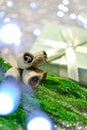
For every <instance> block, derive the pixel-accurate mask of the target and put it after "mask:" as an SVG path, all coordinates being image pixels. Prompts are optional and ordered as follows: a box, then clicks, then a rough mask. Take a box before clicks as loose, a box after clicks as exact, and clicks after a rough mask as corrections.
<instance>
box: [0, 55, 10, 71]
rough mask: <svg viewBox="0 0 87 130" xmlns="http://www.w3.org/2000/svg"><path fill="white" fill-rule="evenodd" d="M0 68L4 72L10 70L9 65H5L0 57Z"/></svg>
mask: <svg viewBox="0 0 87 130" xmlns="http://www.w3.org/2000/svg"><path fill="white" fill-rule="evenodd" d="M0 66H1V67H2V68H3V69H4V70H8V69H10V68H11V67H12V66H11V65H10V64H9V63H6V62H5V61H4V59H3V58H2V57H0Z"/></svg>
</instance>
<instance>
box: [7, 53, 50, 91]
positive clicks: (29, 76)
mask: <svg viewBox="0 0 87 130" xmlns="http://www.w3.org/2000/svg"><path fill="white" fill-rule="evenodd" d="M47 59H48V58H47V54H46V52H45V51H41V52H38V53H35V54H34V55H33V54H32V53H30V52H25V53H24V54H23V55H22V56H21V57H20V58H19V59H18V61H17V67H12V68H11V69H9V70H8V71H7V72H6V74H5V77H11V76H12V77H14V78H15V79H16V80H17V81H19V80H20V79H21V80H22V81H23V82H24V83H25V84H26V85H30V86H31V87H32V88H33V89H35V88H36V87H37V86H38V85H39V84H40V83H41V82H42V81H43V80H44V79H45V77H46V72H44V71H43V70H41V69H39V68H38V67H39V66H41V65H42V64H44V63H46V62H47Z"/></svg>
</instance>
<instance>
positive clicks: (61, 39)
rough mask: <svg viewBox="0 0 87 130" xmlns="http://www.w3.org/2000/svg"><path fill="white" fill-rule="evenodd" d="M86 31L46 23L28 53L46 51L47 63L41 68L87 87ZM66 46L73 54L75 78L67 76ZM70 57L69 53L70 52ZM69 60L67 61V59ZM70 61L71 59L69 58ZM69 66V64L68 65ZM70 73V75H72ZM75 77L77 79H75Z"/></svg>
mask: <svg viewBox="0 0 87 130" xmlns="http://www.w3.org/2000/svg"><path fill="white" fill-rule="evenodd" d="M86 38H87V31H86V30H84V29H82V28H77V27H68V26H63V25H60V24H57V23H48V24H46V25H45V26H44V27H43V29H42V34H41V35H40V36H39V37H38V38H37V40H36V42H35V44H34V45H33V46H32V48H31V50H30V52H32V53H35V52H39V51H43V50H44V51H46V52H47V55H48V63H46V64H44V65H43V66H42V67H41V68H43V69H44V70H46V71H47V72H51V73H54V74H56V75H58V76H62V77H68V78H71V79H74V80H77V81H79V82H80V83H81V84H83V85H87V42H86ZM67 46H70V48H71V49H72V50H73V51H74V53H75V58H76V60H75V62H76V63H73V64H74V65H73V66H74V68H75V65H76V68H75V69H76V70H75V69H74V68H73V69H72V70H73V71H76V72H75V73H76V74H75V76H72V74H71V76H69V70H68V69H69V68H68V67H69V65H68V64H67V60H66V49H67ZM70 55H71V52H70ZM68 60H69V59H68ZM71 61H72V57H71ZM70 64H71V63H70ZM73 71H71V73H73ZM76 76H77V77H78V78H77V79H76ZM73 77H74V78H73Z"/></svg>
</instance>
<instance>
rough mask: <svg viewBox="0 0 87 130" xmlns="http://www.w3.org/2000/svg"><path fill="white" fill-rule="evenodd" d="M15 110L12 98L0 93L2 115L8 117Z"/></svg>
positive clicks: (0, 112) (0, 111)
mask: <svg viewBox="0 0 87 130" xmlns="http://www.w3.org/2000/svg"><path fill="white" fill-rule="evenodd" d="M12 110H13V101H12V98H11V96H9V95H7V94H5V93H0V115H7V114H9V113H10V112H11V111H12Z"/></svg>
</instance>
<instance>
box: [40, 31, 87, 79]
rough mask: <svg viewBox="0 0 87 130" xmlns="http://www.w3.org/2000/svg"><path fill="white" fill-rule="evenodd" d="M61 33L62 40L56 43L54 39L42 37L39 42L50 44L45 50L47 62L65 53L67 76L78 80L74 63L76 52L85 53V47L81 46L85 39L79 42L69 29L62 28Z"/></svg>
mask: <svg viewBox="0 0 87 130" xmlns="http://www.w3.org/2000/svg"><path fill="white" fill-rule="evenodd" d="M61 35H62V37H63V40H64V42H60V43H58V42H56V41H52V40H44V39H39V42H42V43H44V46H50V49H49V50H48V52H47V53H48V56H49V62H51V61H53V60H55V59H58V58H61V57H62V56H64V55H65V56H66V61H67V72H68V77H69V78H71V79H73V80H76V81H79V74H78V65H77V63H76V61H77V60H76V52H79V53H84V54H87V51H86V50H87V47H84V46H82V45H83V44H84V43H85V41H84V42H83V43H79V42H78V40H76V39H74V38H73V35H72V32H71V30H70V29H68V30H67V32H65V31H64V30H62V31H61ZM73 39H74V40H73ZM57 44H58V46H57ZM55 46H56V47H55ZM52 54H53V55H52ZM50 55H52V56H50Z"/></svg>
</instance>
